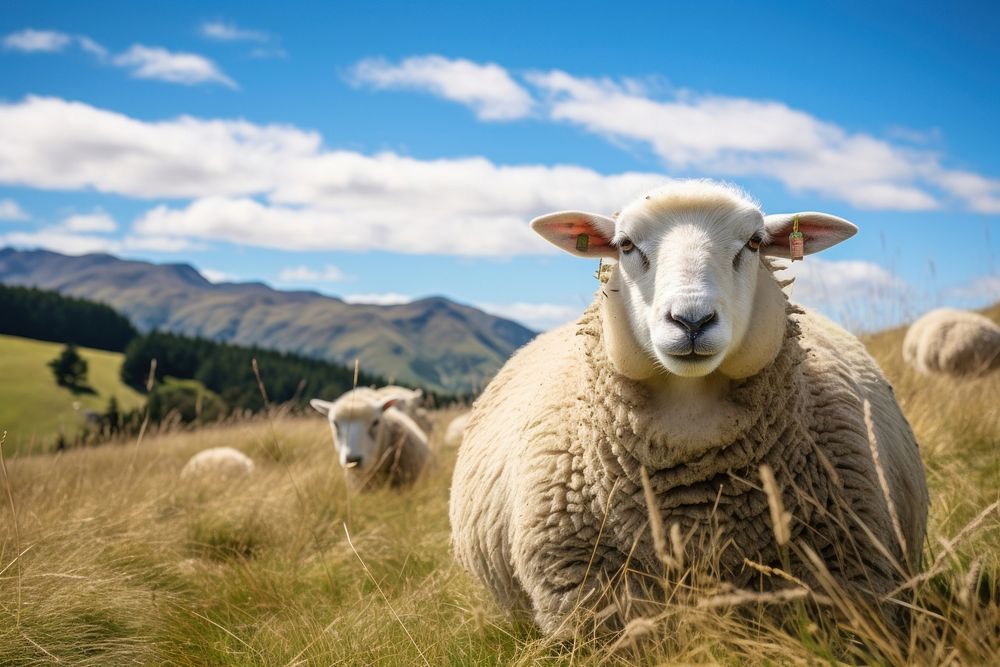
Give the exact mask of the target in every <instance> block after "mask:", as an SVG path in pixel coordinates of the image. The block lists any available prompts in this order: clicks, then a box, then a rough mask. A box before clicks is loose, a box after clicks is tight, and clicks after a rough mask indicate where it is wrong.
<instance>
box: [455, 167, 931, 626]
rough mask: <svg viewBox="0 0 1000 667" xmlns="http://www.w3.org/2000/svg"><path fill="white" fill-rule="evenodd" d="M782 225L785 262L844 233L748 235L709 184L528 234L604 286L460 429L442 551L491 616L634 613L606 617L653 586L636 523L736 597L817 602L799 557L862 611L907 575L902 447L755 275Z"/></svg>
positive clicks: (823, 338) (879, 391) (918, 517)
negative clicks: (493, 605)
mask: <svg viewBox="0 0 1000 667" xmlns="http://www.w3.org/2000/svg"><path fill="white" fill-rule="evenodd" d="M796 225H797V226H798V229H799V231H801V232H802V233H803V234H804V246H805V247H804V250H805V254H807V255H808V254H811V253H814V252H817V251H820V250H823V249H825V248H827V247H830V246H832V245H834V244H836V243H838V242H840V241H842V240H844V239H846V238H848V237H850V236H851V235H853V234H854V233H855V232H856V231H857V228H856V227H855V226H854V225H852V224H851V223H849V222H847V221H845V220H841V219H840V218H836V217H834V216H831V215H826V214H822V213H801V214H797V215H794V216H793V215H768V216H766V217H765V216H764V215H763V214H762V213H761V211H760V209H759V208H758V207H757V205H756V204H754V203H753V202H752V201H750V200H749V199H748V198H747V197H746V196H745V195H744V194H742V193H741V192H740V191H738V190H736V189H735V188H732V187H729V186H723V185H719V184H715V183H712V182H709V181H679V182H675V183H673V184H671V185H668V186H665V187H663V188H661V189H658V190H654V191H653V192H650V193H649V194H648V195H647V196H645V197H640V198H639V199H637V200H636V201H635V202H633V203H632V204H630V205H629V206H628V207H626V208H625V209H624V210H623V211H622V212H621V213H620V214H619V215H618V216H616V218H615V219H612V218H609V217H606V216H602V215H596V214H588V213H581V212H571V211H567V212H562V213H553V214H551V215H547V216H543V217H541V218H538V219H536V220H534V221H533V223H532V227H533V228H534V230H535V231H536V232H538V233H539V234H540V235H541V236H542V237H544V238H545V239H547V240H548V241H550V242H552V243H553V244H555V245H556V246H558V247H559V248H561V249H563V250H565V251H567V252H569V253H571V254H574V255H577V256H581V257H586V258H594V259H597V258H602V259H603V260H604V261H605V262H608V263H609V264H610V267H608V268H609V271H608V272H607V273H606V274H605V273H603V272H602V274H601V275H602V278H603V284H601V285H600V288H599V289H598V290H597V292H596V294H595V302H594V304H593V305H591V306H590V308H588V309H587V310H586V312H585V313H584V314H583V316H582V317H581V318H580V319H579V320H578V321H576V322H574V323H572V324H569V325H566V326H564V327H561V328H559V329H556V330H553V331H550V332H548V333H545V334H542V335H540V336H538V337H537V338H536V339H535V340H534V341H532V342H531V343H529V344H528V345H527V346H525V347H524V348H522V349H521V350H520V351H519V352H517V354H515V355H514V356H513V357H512V358H511V359H510V360H509V361H508V362H507V364H506V365H505V366H504V367H503V369H501V371H500V372H499V373H498V374H497V376H496V377H495V378H494V379H493V381H492V382H491V383H490V384H489V386H487V388H486V390H485V391H484V392H483V394H482V396H481V397H480V398H479V399H478V400H477V401H476V403H475V405H474V407H473V410H472V417H471V419H470V421H469V424H468V426H467V427H466V430H465V437H464V440H463V442H462V445H461V447H460V449H459V453H458V459H457V463H456V466H455V472H454V478H453V481H452V493H451V507H450V518H451V525H452V543H453V546H454V551H455V555H456V557H457V558H458V560H459V561H460V563H461V564H462V565H463V566H464V567H465V568H466V569H467V570H468V571H470V572H471V573H472V574H473V575H475V576H476V577H477V578H478V579H479V580H480V581H481V582H482V583H483V584H484V585H486V586H487V587H488V588H489V589H490V590H491V591H492V592H493V594H494V595H495V597H496V598H497V600H498V601H499V602H500V604H501V605H503V606H505V607H507V608H509V609H524V610H527V611H529V612H530V613H532V614H533V615H534V618H535V620H536V622H537V623H538V625H539V626H540V627H541V628H542V630H543V631H545V632H546V633H550V634H555V635H559V634H561V633H567V632H569V633H571V632H572V627H573V622H572V618H573V614H574V613H575V611H576V609H577V608H578V606H579V605H580V603H581V600H582V601H585V606H586V607H587V608H591V609H600V610H602V611H601V613H600V614H599V615H598V616H597V617H596V619H595V623H598V624H599V627H600V628H601V629H603V630H617V629H621V628H623V627H624V626H625V625H626V624H627V623H628V621H629V620H631V618H633V617H634V615H635V614H636V613H638V612H637V611H636V607H635V606H632V607H630V606H629V605H628V604H626V603H625V602H624V601H627V600H630V599H631V600H633V601H635V600H636V593H638V597H642V595H643V591H648V590H649V587H648V582H650V581H655V580H656V579H657V578H658V577H661V576H663V573H664V562H665V559H661V557H660V554H662V553H663V552H662V550H661V551H660V552H659V553H658V551H657V548H656V543H655V539H654V537H653V532H652V529H651V528H650V525H651V521H650V510H649V505H652V507H653V508H654V511H655V512H656V513H657V514H658V515H659V516H658V519H659V522H657V523H662V525H663V526H665V527H667V528H668V529H670V528H671V527H672V526H673V525H675V524H676V526H677V527H678V529H679V530H676V531H675V534H676V535H678V542H677V543H676V544H677V548H679V549H683V550H684V561H685V562H687V563H692V562H698V563H706V564H707V563H714V564H716V565H717V567H718V568H719V569H718V571H717V574H718V576H720V577H722V578H723V579H725V580H726V581H729V582H731V583H733V584H735V585H737V586H745V587H756V586H758V585H760V586H764V585H768V584H770V585H774V583H773V582H775V581H777V579H768V578H761V577H760V574H759V573H758V572H757V571H755V570H753V569H752V568H748V567H747V566H746V565H745V559H746V558H750V559H752V560H754V561H755V562H758V563H762V564H764V565H769V566H774V567H780V568H784V567H789V568H790V569H791V574H792V575H794V576H796V577H799V578H800V579H802V580H804V581H806V582H810V583H812V584H813V585H814V586H818V584H817V582H818V581H819V580H820V579H821V577H820V575H818V574H817V573H816V569H814V568H813V567H812V566H811V565H810V564H808V563H809V562H810V561H809V560H808V558H806V556H805V554H806V553H813V554H816V555H818V557H819V558H820V559H821V560H822V562H823V566H824V567H825V569H826V570H827V571H829V573H830V574H831V575H832V576H833V578H834V580H835V581H836V582H838V584H840V585H841V586H842V587H844V588H845V589H846V590H848V591H853V592H856V593H857V594H858V595H859V596H861V597H865V598H868V599H871V598H872V597H878V596H880V595H884V594H886V593H888V592H889V591H890V590H891V589H892V588H893V587H895V586H896V585H898V584H899V583H900V582H901V581H902V579H903V578H904V577H906V576H907V574H906V572H907V570H908V569H909V568H908V567H907V565H908V564H909V565H911V566H916V565H917V564H918V561H919V557H920V552H921V546H922V545H923V541H924V532H925V528H926V520H927V505H928V496H927V486H926V481H925V477H924V469H923V465H922V463H921V460H920V455H919V453H918V451H917V443H916V441H915V439H914V436H913V432H912V431H911V429H910V426H909V424H908V423H907V421H906V418H905V417H904V416H903V414H902V412H901V411H900V408H899V405H898V404H897V403H896V400H895V398H894V396H893V393H892V388H891V387H890V386H889V383H888V382H887V381H886V379H885V377H884V376H883V374H882V372H881V371H880V370H879V368H878V366H877V365H876V363H875V361H874V360H873V359H872V358H871V357H870V356H869V355H868V353H867V352H866V351H865V348H864V346H863V345H862V344H861V343H860V342H859V341H858V339H857V338H855V337H854V336H852V335H850V334H849V333H847V332H846V331H844V330H843V329H841V328H840V327H838V326H837V325H835V324H834V323H832V322H830V321H829V320H827V319H826V318H824V317H822V316H820V315H817V314H815V313H812V312H809V311H805V310H803V309H801V308H798V307H795V306H792V305H790V304H789V303H788V301H787V297H786V295H785V293H784V292H783V291H782V289H781V285H780V284H779V282H778V281H777V280H776V279H775V278H774V276H773V275H772V271H773V267H772V266H771V264H770V261H769V260H768V259H767V258H766V257H765V255H767V256H771V257H788V256H789V236H790V234H791V232H792V231H793V229H794V228H795V226H796ZM866 406H868V407H870V416H871V422H872V430H873V432H874V435H875V437H874V438H873V442H870V440H869V437H868V429H867V428H866V419H865V413H866V411H868V408H866ZM873 451H874V452H877V457H878V460H879V464H876V462H875V456H873ZM762 466H767V468H764V469H763V470H762ZM767 470H770V471H773V477H774V478H776V481H777V488H778V489H780V495H781V498H782V502H783V505H784V510H785V511H784V512H781V511H776V512H775V513H774V516H777V517H779V519H778V521H779V525H773V524H772V519H771V516H772V515H771V514H769V501H768V497H767V496H766V494H765V492H764V491H763V490H762V486H764V487H766V486H768V483H769V482H770V481H771V479H772V478H771V477H770V474H768V475H767V481H762V480H764V479H765V471H767ZM882 472H884V476H883V475H882V474H881V473H882ZM644 474H648V477H649V489H650V492H651V502H650V504H649V505H647V502H646V500H645V498H644V487H643V482H642V478H643V475H644ZM883 485H884V486H885V488H886V493H883V490H882V488H883ZM785 512H787V514H786V513H785ZM681 536H683V538H685V539H683V540H682V539H681ZM876 541H877V542H878V543H879V544H876V543H875V542H876ZM681 542H683V544H681ZM782 544H787V548H788V552H787V553H790V554H792V556H791V558H790V560H787V561H785V562H787V565H785V564H784V563H783V560H782V558H781V554H782V549H781V545H782ZM711 545H718V546H716V547H715V548H712V547H711ZM824 576H825V575H824ZM778 583H779V584H783V583H784V582H780V581H779V582H778ZM630 592H631V593H632V595H630V594H629V593H630Z"/></svg>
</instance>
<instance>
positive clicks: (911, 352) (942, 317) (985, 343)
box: [903, 308, 1000, 377]
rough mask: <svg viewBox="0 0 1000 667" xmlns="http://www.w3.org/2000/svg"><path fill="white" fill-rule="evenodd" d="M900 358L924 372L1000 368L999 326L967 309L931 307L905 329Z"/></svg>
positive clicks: (961, 373) (968, 373)
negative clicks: (932, 308) (931, 308)
mask: <svg viewBox="0 0 1000 667" xmlns="http://www.w3.org/2000/svg"><path fill="white" fill-rule="evenodd" d="M903 360H904V361H906V363H908V364H910V365H911V366H912V367H913V368H915V369H916V370H918V371H919V372H921V373H925V374H936V373H939V374H944V375H951V376H953V377H978V376H980V375H985V374H986V373H989V372H991V371H994V370H996V369H998V368H1000V326H997V325H996V323H995V322H993V321H992V320H991V319H989V318H987V317H984V316H983V315H980V314H979V313H971V312H969V311H967V310H956V309H954V308H939V309H937V310H932V311H930V312H929V313H926V314H925V315H923V316H922V317H921V318H920V319H918V320H917V321H916V322H914V323H913V324H912V325H910V328H909V329H908V330H907V332H906V338H905V339H904V340H903Z"/></svg>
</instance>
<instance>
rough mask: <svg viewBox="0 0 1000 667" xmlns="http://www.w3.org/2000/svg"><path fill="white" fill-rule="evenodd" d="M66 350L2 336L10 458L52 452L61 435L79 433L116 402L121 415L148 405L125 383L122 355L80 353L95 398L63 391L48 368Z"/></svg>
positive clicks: (1, 405) (3, 412) (1, 406)
mask: <svg viewBox="0 0 1000 667" xmlns="http://www.w3.org/2000/svg"><path fill="white" fill-rule="evenodd" d="M62 348H63V345H62V344H61V343H47V342H43V341H38V340H30V339H27V338H17V337H15V336H3V335H0V430H6V431H7V451H8V453H9V452H11V451H19V452H29V451H40V450H42V449H48V448H49V445H51V441H52V440H53V439H54V437H55V436H56V435H57V434H58V433H59V432H61V431H62V432H64V433H65V434H66V435H67V436H69V435H72V434H73V433H75V432H76V430H77V429H78V428H80V426H82V425H83V424H84V419H85V413H86V412H87V411H88V410H94V411H98V412H103V411H104V410H105V409H106V408H107V405H108V400H109V399H110V398H111V397H112V396H114V397H115V398H117V399H118V404H119V406H120V407H121V409H122V410H128V409H131V408H136V407H140V406H141V405H142V403H143V401H144V400H145V399H144V398H143V397H142V395H141V394H139V393H138V392H136V391H135V390H134V389H132V388H131V387H129V386H127V385H125V384H124V383H122V381H121V378H120V377H119V370H120V369H121V365H122V355H121V354H119V353H117V352H105V351H103V350H91V349H89V348H80V349H79V351H80V355H81V356H82V357H83V358H84V359H86V360H87V366H88V370H87V384H88V385H89V386H90V387H91V388H92V389H93V390H94V391H93V393H79V394H74V393H72V392H71V391H70V390H69V389H67V388H66V387H60V386H59V385H57V384H56V381H55V378H54V377H53V376H52V371H51V370H50V369H49V367H48V366H47V365H46V364H48V362H49V361H51V360H52V359H54V358H55V357H56V356H57V355H58V354H59V352H60V350H62Z"/></svg>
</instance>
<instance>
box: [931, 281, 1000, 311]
mask: <svg viewBox="0 0 1000 667" xmlns="http://www.w3.org/2000/svg"><path fill="white" fill-rule="evenodd" d="M945 296H947V297H948V298H950V299H954V300H957V301H960V302H962V303H966V304H974V305H976V306H983V305H992V304H994V303H997V302H998V301H1000V274H995V273H994V274H987V275H982V276H977V277H975V278H973V279H972V280H970V281H969V282H967V283H965V284H964V285H959V286H958V287H953V288H951V289H949V290H947V291H946V292H945Z"/></svg>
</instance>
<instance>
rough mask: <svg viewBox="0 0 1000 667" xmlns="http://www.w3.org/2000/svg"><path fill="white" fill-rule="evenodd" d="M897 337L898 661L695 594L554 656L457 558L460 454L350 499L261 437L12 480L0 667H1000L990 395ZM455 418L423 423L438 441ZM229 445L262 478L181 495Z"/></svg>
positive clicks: (294, 429)
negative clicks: (908, 358) (908, 537)
mask: <svg viewBox="0 0 1000 667" xmlns="http://www.w3.org/2000/svg"><path fill="white" fill-rule="evenodd" d="M901 337H902V333H901V332H900V331H892V332H885V333H883V334H879V335H876V336H873V337H870V338H869V339H868V340H867V343H868V344H869V346H870V348H871V349H872V350H873V352H874V353H875V355H876V356H877V357H878V358H879V361H880V362H881V363H882V364H883V366H884V367H885V369H886V371H887V373H888V375H889V377H890V379H891V381H892V382H893V384H894V386H895V388H896V391H897V394H898V395H899V398H900V401H901V403H902V405H903V408H904V411H905V412H906V413H907V415H908V417H909V418H910V420H911V422H912V423H913V425H914V428H915V430H916V432H917V435H918V438H919V439H920V441H921V443H922V455H923V456H924V459H925V463H926V466H927V470H928V478H929V483H930V486H931V497H932V505H931V521H930V527H929V536H928V540H927V546H926V549H925V560H926V561H928V562H930V563H934V564H935V565H936V566H937V567H936V568H935V571H933V573H932V576H928V577H927V578H926V580H925V581H924V580H921V581H919V582H917V583H915V584H914V585H913V587H912V588H911V590H910V591H909V592H908V597H907V599H908V600H909V601H910V602H911V603H912V604H913V605H914V606H915V608H916V609H917V611H915V612H914V614H913V619H914V620H913V625H912V628H911V630H910V632H909V634H908V635H907V636H905V637H904V638H903V639H902V641H901V642H893V641H889V640H888V639H887V638H886V637H884V636H878V633H877V628H876V629H875V630H876V631H873V630H872V629H870V628H868V627H867V624H866V621H865V619H858V618H855V619H850V618H848V619H846V620H840V621H834V620H833V619H832V617H831V618H829V619H828V620H827V621H826V622H819V623H817V622H815V621H813V620H810V618H809V617H808V616H806V615H805V613H804V609H805V608H806V607H805V606H804V604H803V603H802V602H801V601H793V602H791V603H788V604H787V605H786V606H788V607H789V608H790V609H791V610H792V612H793V613H792V614H791V615H790V617H789V618H785V619H784V620H776V619H775V618H774V616H773V615H771V614H769V613H768V609H771V608H773V606H774V605H773V604H768V603H766V602H767V601H766V602H765V603H761V602H759V601H755V600H750V599H747V598H746V597H745V596H744V597H742V598H741V597H740V596H739V595H729V597H728V598H727V597H726V595H727V592H726V591H724V590H721V589H718V587H717V586H715V584H714V583H713V582H700V581H698V580H697V578H696V577H694V576H693V574H691V573H686V574H684V575H682V576H683V577H684V581H685V582H686V584H685V585H684V586H677V587H675V588H669V587H668V594H669V595H670V596H671V597H670V598H669V602H668V603H667V604H665V605H661V606H660V607H658V610H657V612H656V613H655V614H654V615H652V616H651V617H650V618H649V619H647V620H643V621H639V622H636V623H634V624H632V625H630V626H629V628H628V630H627V632H626V633H625V635H624V636H623V637H622V638H621V639H620V640H619V641H618V642H617V643H616V644H613V645H608V644H606V643H605V644H602V643H598V642H594V641H592V640H591V639H590V638H588V637H587V636H585V635H584V634H580V635H579V636H578V637H577V638H576V639H575V640H569V641H563V642H558V643H556V642H552V641H550V640H547V639H545V638H543V637H541V636H540V635H539V633H538V632H537V631H536V630H535V629H533V627H532V626H531V625H530V624H528V623H525V622H523V621H519V620H516V619H510V618H508V617H506V616H505V615H504V614H503V613H502V612H501V611H500V610H498V609H497V608H496V606H495V604H494V603H493V601H492V600H491V598H490V597H489V595H488V594H487V593H486V592H485V591H484V590H483V589H482V588H481V587H480V586H479V585H478V583H476V582H475V581H473V580H472V579H471V578H470V577H468V576H467V575H466V574H465V573H464V572H463V571H461V569H460V568H459V567H458V566H457V565H455V564H454V562H453V560H452V559H451V556H450V551H449V528H448V516H447V498H448V488H449V483H450V474H451V469H452V465H453V462H454V456H455V453H454V451H444V452H442V456H441V461H440V464H439V465H438V466H437V467H436V468H435V469H434V470H433V471H432V472H431V473H430V474H429V475H428V476H427V477H426V478H424V479H423V480H422V481H421V482H420V483H418V485H417V486H415V487H414V488H412V489H409V490H406V491H403V492H392V491H388V490H386V491H377V492H375V493H371V494H366V495H351V494H349V493H348V491H347V489H346V487H345V484H344V480H343V477H342V475H341V473H340V471H339V470H338V469H337V468H336V466H335V462H334V457H333V455H332V452H331V451H330V449H331V444H330V436H329V433H328V427H327V426H326V423H325V422H324V421H323V420H322V419H320V418H319V417H315V418H305V417H302V418H293V417H289V416H275V417H273V418H271V419H259V420H256V421H247V422H241V423H235V424H229V425H220V426H213V427H207V428H203V429H201V430H198V431H194V432H178V433H166V434H159V435H155V436H152V437H148V438H147V439H146V440H144V441H143V442H142V443H141V445H139V446H138V447H137V446H136V445H135V444H134V443H123V444H118V445H108V446H104V447H99V448H95V449H88V450H75V451H68V452H63V453H61V454H58V455H43V456H34V457H19V458H16V459H13V460H8V461H7V468H6V471H7V473H6V474H5V475H4V477H3V478H2V479H0V484H2V485H3V486H4V487H5V489H6V490H7V491H9V498H6V499H5V502H4V503H3V504H2V505H0V515H2V516H3V518H2V519H0V606H2V612H0V614H2V617H3V618H4V619H5V621H4V622H0V664H3V665H34V664H49V663H52V662H55V661H57V660H58V661H61V662H65V663H71V664H92V665H116V664H132V663H138V664H157V665H159V664H177V665H300V664H315V665H337V664H345V665H357V664H366V665H367V664H380V665H382V664H384V665H421V664H431V665H511V664H512V665H571V664H579V665H589V664H598V663H611V664H625V663H628V664H634V663H638V664H678V663H684V664H729V665H756V664H817V663H837V662H839V661H846V662H849V663H863V664H906V663H909V664H946V663H947V664H991V663H992V664H997V663H998V661H1000V639H998V637H1000V632H998V631H1000V606H998V605H1000V512H998V511H996V510H995V509H994V510H993V511H992V512H986V513H985V514H984V513H983V511H984V509H986V508H988V507H989V506H990V505H991V503H995V502H996V501H997V500H998V494H1000V491H998V489H1000V423H998V415H997V407H996V396H998V395H1000V377H998V376H997V374H994V377H993V378H988V379H985V380H980V381H976V382H975V383H972V384H968V385H967V384H964V383H957V382H954V381H951V380H943V379H936V378H924V377H922V376H917V375H915V374H913V373H912V372H911V371H909V369H907V368H906V367H905V366H904V365H903V364H902V361H901V359H899V358H898V357H899V355H898V349H899V346H900V343H901ZM451 416H452V414H451V413H447V412H445V413H438V414H437V415H435V419H436V421H437V427H436V429H435V431H434V435H433V438H434V439H435V441H436V442H439V441H440V439H441V438H442V437H443V433H444V429H445V426H446V424H447V422H448V420H449V419H450V417H451ZM222 445H228V446H233V447H237V448H238V449H240V450H242V451H244V452H246V453H247V454H249V455H250V456H251V457H252V458H254V460H255V461H256V463H257V470H256V471H255V473H254V474H253V475H252V476H250V477H248V478H245V479H241V480H234V481H232V482H230V483H227V484H225V485H221V486H220V485H211V484H207V483H204V484H198V483H195V484H185V485H179V484H178V483H177V475H178V472H179V471H180V469H181V467H182V466H183V464H184V462H185V461H186V460H187V458H188V457H189V456H191V455H192V454H194V453H195V452H197V451H199V450H201V449H204V448H206V447H214V446H222ZM5 449H6V448H5ZM4 495H5V494H0V499H3V497H4ZM778 513H779V514H780V511H779V512H778ZM15 514H16V521H13V520H12V516H13V515H15ZM977 517H978V518H977ZM970 524H971V527H970ZM668 533H669V531H664V533H663V535H664V536H663V537H662V539H663V540H664V541H669V540H672V539H675V538H674V536H672V535H669V534H668ZM956 537H959V538H960V539H958V540H956V539H955V538H956ZM713 587H714V588H713ZM769 602H771V603H773V602H774V601H773V600H771V601H769ZM796 610H797V611H796ZM639 637H643V639H641V640H640V639H639ZM636 646H638V648H636Z"/></svg>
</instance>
